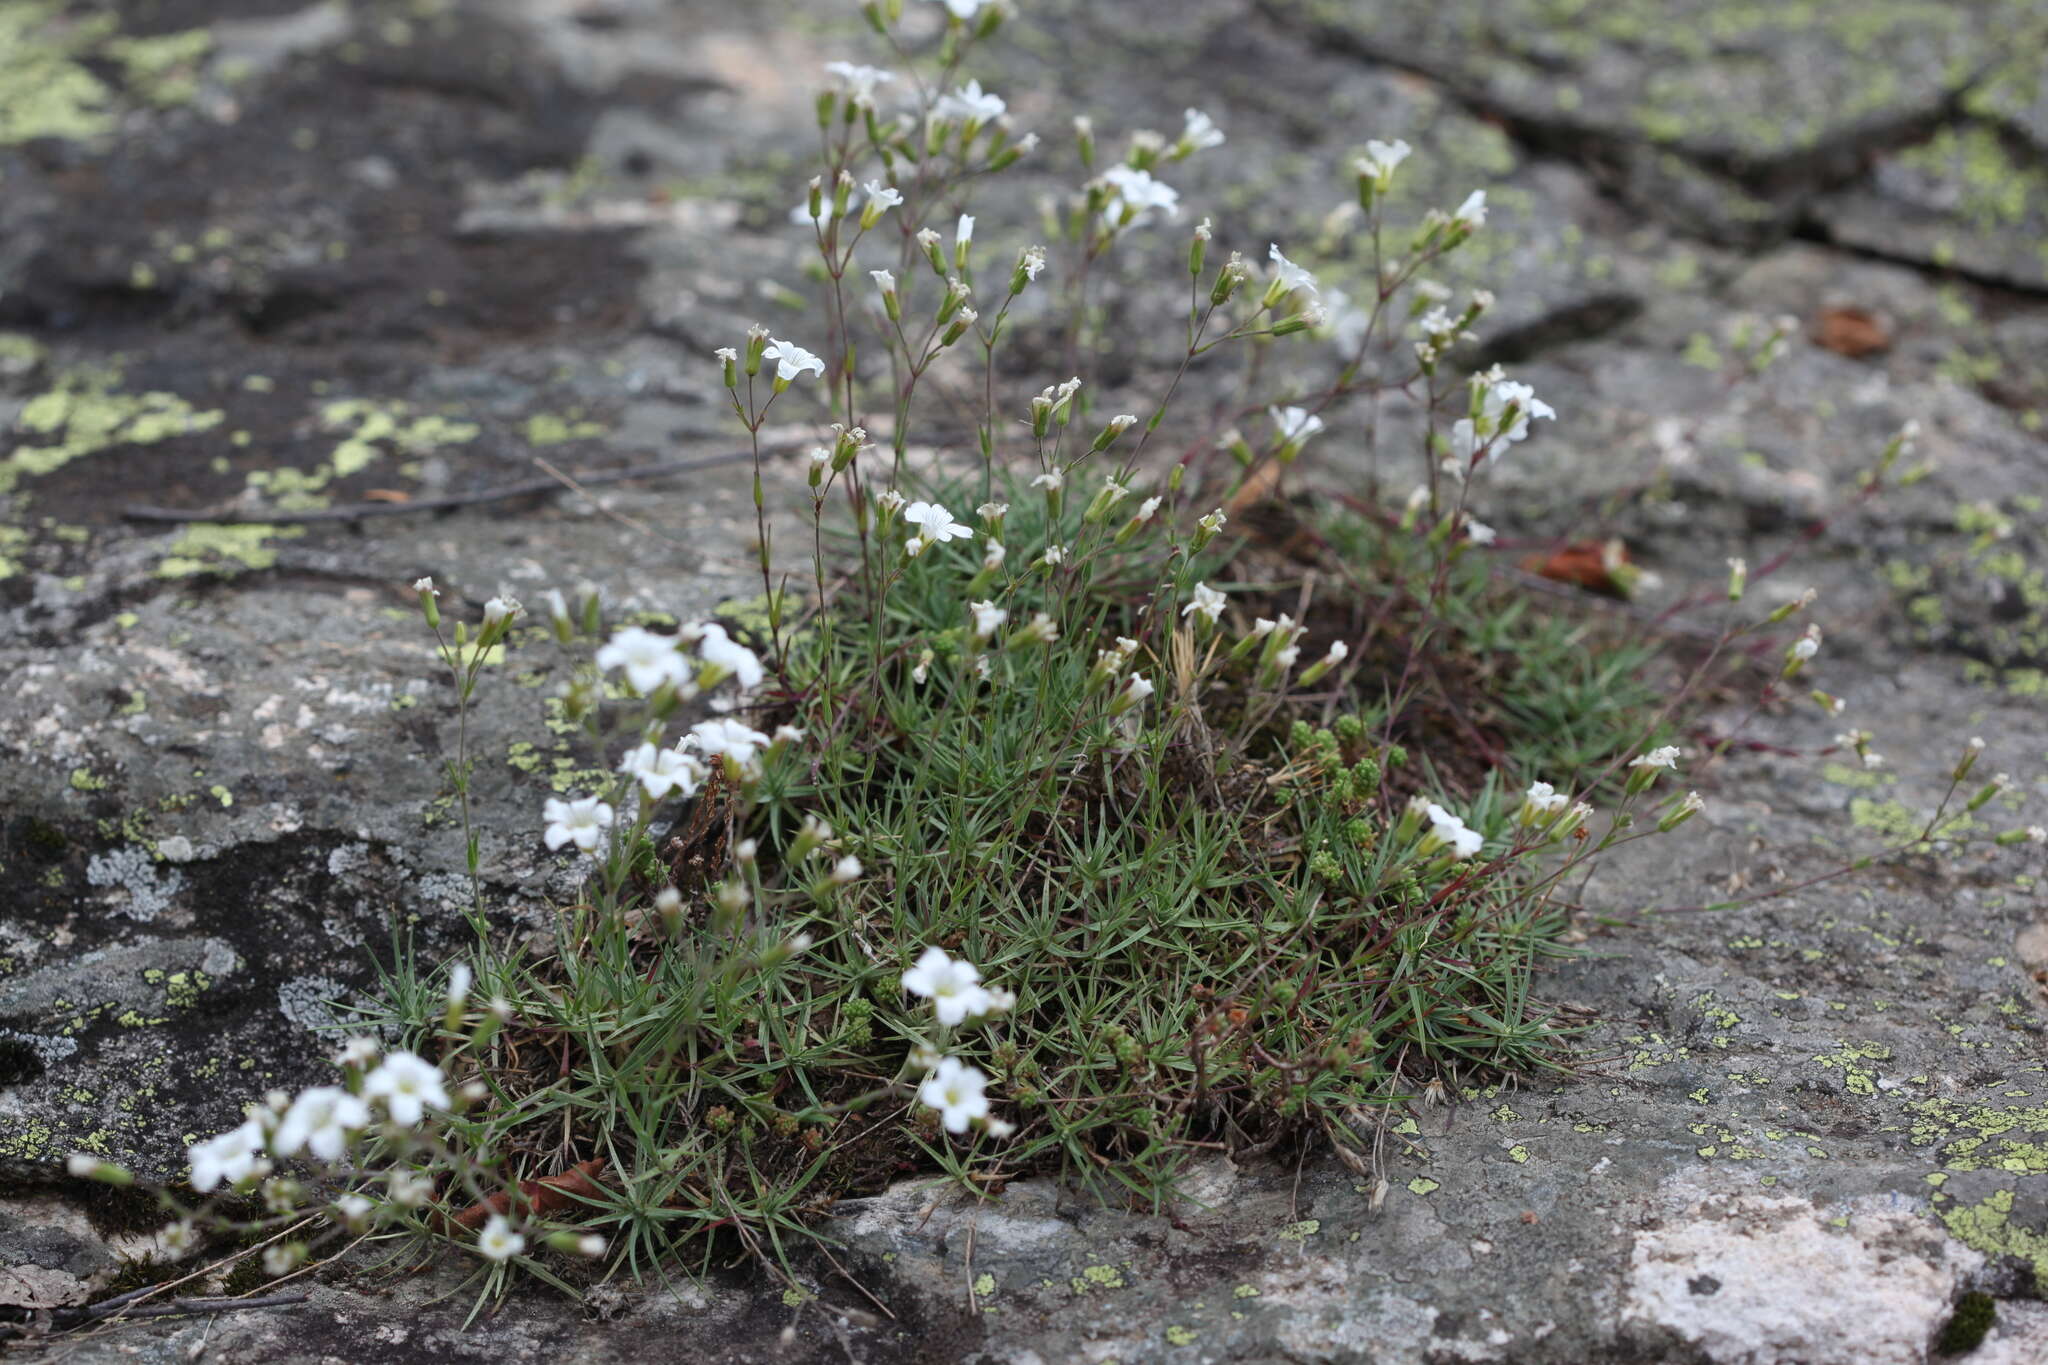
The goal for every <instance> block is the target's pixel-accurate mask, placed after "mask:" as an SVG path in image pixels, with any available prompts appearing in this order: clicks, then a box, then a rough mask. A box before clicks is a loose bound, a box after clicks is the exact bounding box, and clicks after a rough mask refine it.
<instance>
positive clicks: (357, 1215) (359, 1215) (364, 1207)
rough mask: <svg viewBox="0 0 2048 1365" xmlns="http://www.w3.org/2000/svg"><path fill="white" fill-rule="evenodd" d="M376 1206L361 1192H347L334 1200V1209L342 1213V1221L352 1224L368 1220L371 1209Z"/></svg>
mask: <svg viewBox="0 0 2048 1365" xmlns="http://www.w3.org/2000/svg"><path fill="white" fill-rule="evenodd" d="M376 1207H377V1206H376V1205H375V1204H372V1203H371V1202H370V1201H369V1200H367V1199H365V1198H363V1197H362V1196H361V1195H359V1194H345V1195H343V1196H342V1197H341V1198H339V1199H337V1200H335V1201H334V1211H335V1212H336V1213H338V1214H340V1215H341V1221H342V1222H344V1223H348V1224H351V1225H359V1224H361V1223H363V1222H365V1221H367V1220H368V1218H369V1216H370V1213H371V1210H373V1209H375V1208H376Z"/></svg>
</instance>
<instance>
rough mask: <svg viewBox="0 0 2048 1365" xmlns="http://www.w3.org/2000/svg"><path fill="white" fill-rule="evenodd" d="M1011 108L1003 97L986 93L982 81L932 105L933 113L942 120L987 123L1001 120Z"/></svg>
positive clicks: (961, 88) (941, 98)
mask: <svg viewBox="0 0 2048 1365" xmlns="http://www.w3.org/2000/svg"><path fill="white" fill-rule="evenodd" d="M1009 107H1010V106H1009V105H1007V104H1005V103H1003V97H1002V96H1001V95H997V94H994V93H992V92H988V91H984V90H983V89H982V88H981V82H980V81H969V82H967V84H965V85H963V86H961V87H960V88H959V89H958V90H955V91H953V92H952V93H951V94H947V95H941V96H939V98H938V99H937V100H936V101H934V102H933V104H932V112H933V113H934V114H937V115H938V116H939V117H940V118H958V119H966V120H969V121H971V122H974V123H987V122H988V121H989V120H990V119H995V118H1001V117H1002V116H1003V111H1004V110H1005V109H1008V108H1009Z"/></svg>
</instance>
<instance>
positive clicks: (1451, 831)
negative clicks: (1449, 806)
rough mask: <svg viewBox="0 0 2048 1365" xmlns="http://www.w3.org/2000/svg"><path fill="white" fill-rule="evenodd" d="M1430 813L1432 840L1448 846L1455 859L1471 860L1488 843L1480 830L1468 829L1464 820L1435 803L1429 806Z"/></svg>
mask: <svg viewBox="0 0 2048 1365" xmlns="http://www.w3.org/2000/svg"><path fill="white" fill-rule="evenodd" d="M1428 811H1429V825H1430V835H1431V838H1432V839H1433V840H1435V841H1436V842H1438V843H1441V844H1444V845H1448V846H1449V848H1450V852H1451V856H1452V857H1453V858H1469V857H1471V856H1472V855H1473V854H1475V853H1477V852H1478V851H1479V849H1480V846H1481V845H1482V844H1484V843H1485V842H1486V840H1485V838H1484V837H1483V836H1482V835H1481V834H1480V833H1479V831H1478V830H1475V829H1468V828H1466V826H1465V822H1464V821H1463V820H1462V819H1460V818H1459V817H1457V816H1455V815H1453V814H1451V813H1450V812H1449V811H1447V810H1445V809H1444V808H1443V807H1442V806H1439V805H1437V804H1436V803H1435V802H1431V803H1430V804H1429V806H1428Z"/></svg>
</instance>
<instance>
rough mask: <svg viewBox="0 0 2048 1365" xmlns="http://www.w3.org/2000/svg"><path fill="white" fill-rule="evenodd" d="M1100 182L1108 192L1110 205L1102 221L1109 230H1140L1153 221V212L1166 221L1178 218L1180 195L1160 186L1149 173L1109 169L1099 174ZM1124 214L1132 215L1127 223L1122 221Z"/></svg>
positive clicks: (1122, 167)
mask: <svg viewBox="0 0 2048 1365" xmlns="http://www.w3.org/2000/svg"><path fill="white" fill-rule="evenodd" d="M1102 178H1103V179H1104V180H1105V181H1107V182H1108V183H1109V186H1110V190H1111V193H1110V196H1109V202H1108V203H1107V204H1106V205H1105V206H1104V207H1103V219H1104V221H1105V222H1106V223H1107V224H1108V225H1109V226H1110V227H1111V228H1112V229H1115V228H1124V227H1142V226H1144V225H1145V224H1146V223H1149V222H1150V221H1152V215H1153V214H1154V213H1155V212H1157V213H1163V214H1165V215H1166V216H1167V217H1168V218H1178V217H1180V191H1179V190H1176V189H1174V188H1173V187H1172V186H1170V185H1162V184H1160V183H1159V182H1158V181H1157V180H1154V179H1153V178H1152V173H1151V172H1150V171H1140V170H1134V169H1133V168H1131V167H1129V166H1111V167H1110V168H1109V169H1108V170H1106V171H1104V172H1103V173H1102ZM1126 210H1128V211H1129V212H1130V214H1131V219H1130V221H1129V222H1128V223H1127V222H1125V221H1124V213H1125V211H1126Z"/></svg>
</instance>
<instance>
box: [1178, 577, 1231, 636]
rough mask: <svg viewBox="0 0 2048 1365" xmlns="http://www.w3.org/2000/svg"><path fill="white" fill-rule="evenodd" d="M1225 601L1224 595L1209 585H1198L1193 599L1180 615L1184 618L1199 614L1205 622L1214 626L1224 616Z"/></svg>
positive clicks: (1181, 610) (1182, 609)
mask: <svg viewBox="0 0 2048 1365" xmlns="http://www.w3.org/2000/svg"><path fill="white" fill-rule="evenodd" d="M1224 601H1225V599H1224V596H1223V594H1222V593H1220V592H1218V591H1216V589H1214V588H1212V587H1210V586H1209V585H1208V584H1207V583H1197V584H1195V587H1194V593H1193V597H1192V599H1191V600H1190V601H1189V602H1188V604H1187V605H1186V606H1184V607H1182V608H1181V609H1180V614H1181V615H1182V616H1193V615H1195V614H1197V613H1199V614H1200V615H1201V617H1202V619H1203V620H1205V621H1207V622H1208V623H1209V624H1210V625H1212V626H1213V625H1215V624H1216V622H1217V621H1218V620H1219V619H1220V618H1221V617H1222V615H1223V606H1224Z"/></svg>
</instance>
